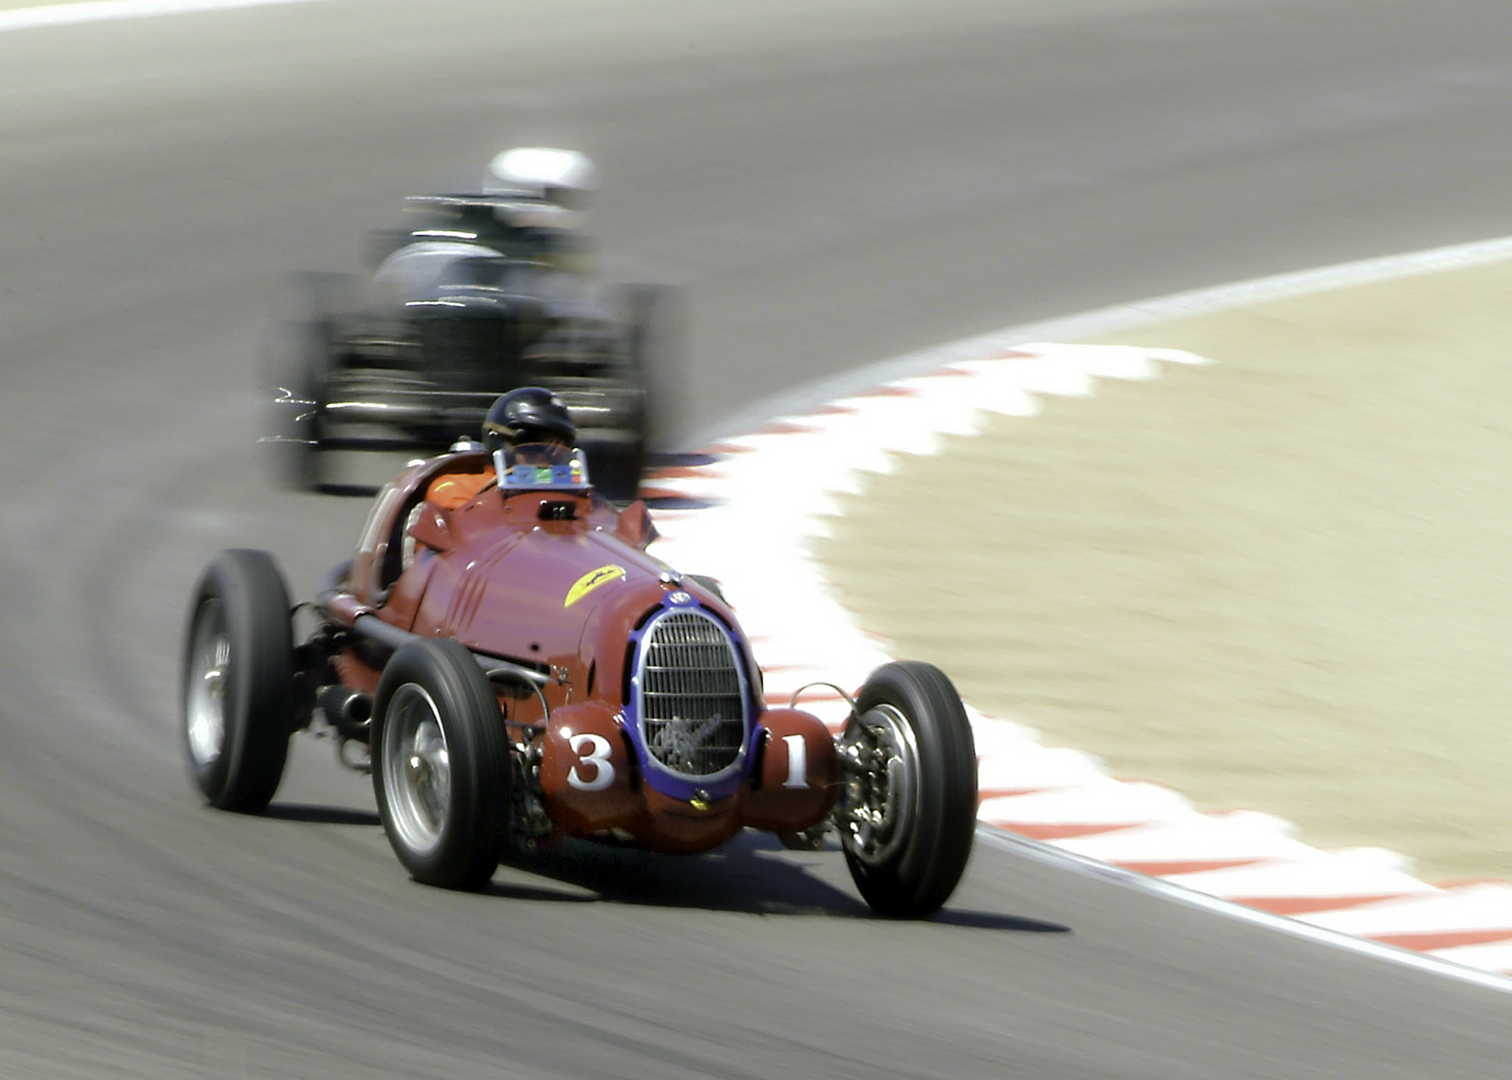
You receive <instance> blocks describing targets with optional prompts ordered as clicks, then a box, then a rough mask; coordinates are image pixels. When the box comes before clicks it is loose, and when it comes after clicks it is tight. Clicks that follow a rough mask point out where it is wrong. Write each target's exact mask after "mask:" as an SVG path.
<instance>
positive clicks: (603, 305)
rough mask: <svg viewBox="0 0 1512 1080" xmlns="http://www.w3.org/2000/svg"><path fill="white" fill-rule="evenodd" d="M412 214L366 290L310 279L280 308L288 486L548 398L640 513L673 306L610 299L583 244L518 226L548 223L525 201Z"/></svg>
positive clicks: (636, 294)
mask: <svg viewBox="0 0 1512 1080" xmlns="http://www.w3.org/2000/svg"><path fill="white" fill-rule="evenodd" d="M407 204H408V213H409V215H410V217H411V218H412V219H413V220H412V222H411V224H410V225H409V226H408V227H407V228H404V229H401V230H397V231H395V232H391V233H387V234H383V236H382V237H381V240H380V244H379V250H380V254H375V261H376V265H375V268H374V270H373V272H372V274H371V276H370V277H369V278H367V279H366V280H359V279H358V278H357V277H356V276H354V275H348V274H304V275H299V276H297V277H296V278H294V279H293V281H292V284H291V286H290V288H289V289H288V290H286V291H287V292H288V293H289V294H290V295H288V296H287V297H286V298H284V299H283V300H282V301H281V302H280V303H278V304H277V305H276V306H277V308H278V311H277V313H276V316H275V318H274V320H273V322H272V326H271V328H270V330H269V332H268V333H267V335H266V336H265V339H264V343H263V364H262V384H263V387H264V390H263V395H264V401H265V403H266V419H265V424H264V427H265V431H264V434H263V437H262V441H263V442H264V443H267V444H270V446H271V448H272V450H273V457H274V462H275V469H276V473H277V476H278V478H279V479H280V481H281V482H283V483H285V484H288V485H290V486H293V487H296V488H314V489H317V490H319V489H322V488H326V487H329V486H332V483H333V482H332V481H331V478H330V474H331V470H329V469H328V468H326V466H325V464H324V463H325V461H326V458H327V456H328V452H329V451H343V450H344V451H372V450H403V451H407V452H411V453H412V454H413V453H414V452H419V453H423V454H429V453H435V452H439V451H441V450H444V449H445V448H446V447H448V446H449V445H451V443H453V442H454V441H455V440H456V439H457V438H458V436H460V435H462V434H464V433H471V432H475V431H476V430H477V428H478V423H479V422H480V421H481V420H482V418H483V414H484V412H485V411H486V410H487V409H488V406H489V404H490V403H492V402H493V400H494V398H496V397H497V396H498V395H499V394H501V393H504V392H505V391H508V390H512V389H514V388H515V387H519V386H545V387H547V388H549V389H551V390H554V391H556V392H557V393H558V394H560V395H561V396H562V397H563V398H565V399H566V401H567V403H568V406H569V408H570V409H571V411H572V415H573V420H574V421H575V422H576V424H577V426H578V429H579V431H580V433H581V445H582V446H583V449H584V451H585V453H586V454H587V455H588V459H589V463H590V465H591V466H592V467H593V469H594V473H595V477H596V479H597V482H598V485H599V488H600V490H601V492H602V493H604V494H605V495H606V496H608V497H610V498H613V499H622V500H627V499H630V498H633V497H634V492H635V488H636V486H637V484H638V483H639V480H640V476H641V473H642V471H643V467H644V463H645V457H646V453H647V448H648V444H649V442H650V441H651V439H652V436H653V432H652V430H651V427H652V423H653V417H652V407H653V403H652V402H651V401H650V400H649V398H650V395H651V388H652V386H653V384H656V385H657V386H661V385H662V384H663V383H672V382H674V377H673V376H671V375H670V374H668V373H667V372H666V370H665V369H666V368H667V366H668V365H670V364H671V363H672V362H673V360H672V357H671V356H669V355H668V354H669V353H671V352H672V351H673V345H672V344H671V343H672V342H673V341H674V340H675V333H674V327H675V324H676V319H675V315H674V314H673V310H672V309H673V307H674V305H675V295H674V294H673V293H672V291H671V290H669V289H667V288H665V287H662V286H655V285H624V286H619V287H617V288H613V289H610V288H606V287H604V286H602V285H601V284H600V283H599V282H597V281H596V280H595V278H594V276H593V275H592V274H590V273H588V272H586V271H585V270H584V269H583V268H582V267H581V266H580V265H578V262H577V259H576V254H575V252H574V251H573V250H572V249H571V246H570V245H571V243H572V242H575V240H576V238H575V237H573V236H571V235H566V236H557V235H555V234H554V232H553V231H552V230H550V229H542V228H537V227H523V226H520V225H518V224H511V222H518V221H519V220H520V216H521V215H522V214H525V213H527V212H528V211H531V210H532V209H534V210H536V211H539V210H540V209H541V207H540V206H538V205H536V204H534V203H529V202H525V201H522V200H521V199H519V198H518V197H516V196H503V195H433V196H417V197H415V198H412V199H409V200H407ZM336 486H339V482H337V484H336Z"/></svg>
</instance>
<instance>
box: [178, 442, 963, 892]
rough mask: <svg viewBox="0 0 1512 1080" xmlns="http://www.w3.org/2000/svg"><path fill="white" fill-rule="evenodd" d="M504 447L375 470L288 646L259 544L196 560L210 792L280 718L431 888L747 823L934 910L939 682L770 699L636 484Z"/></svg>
mask: <svg viewBox="0 0 1512 1080" xmlns="http://www.w3.org/2000/svg"><path fill="white" fill-rule="evenodd" d="M503 453H504V452H503V451H500V453H498V454H495V455H494V456H493V457H492V458H491V457H490V456H489V455H488V454H486V453H484V452H481V451H479V450H466V451H462V452H458V453H453V454H449V455H445V456H442V457H439V458H436V459H433V460H431V461H427V462H424V463H421V464H418V465H415V466H413V467H411V468H410V469H409V470H408V471H406V472H405V473H404V474H403V475H402V476H401V477H399V479H398V480H396V481H395V482H393V483H391V484H389V485H388V486H387V487H385V488H384V489H383V491H382V492H381V493H380V495H379V496H378V498H377V501H376V502H375V503H374V505H373V508H372V511H371V513H370V515H369V517H368V521H367V524H366V526H365V527H364V529H363V532H362V536H361V539H360V542H359V545H358V548H357V551H356V554H355V556H354V557H353V558H352V559H350V560H348V561H346V562H343V563H341V564H340V565H339V566H337V567H336V568H335V569H334V570H333V571H332V572H331V574H330V575H329V579H328V581H327V583H326V584H325V586H324V587H323V588H322V590H321V591H320V593H319V595H318V596H317V597H316V599H315V601H314V604H313V605H302V606H303V607H306V608H309V607H313V611H314V618H315V625H314V628H313V631H312V632H311V633H309V635H308V636H307V637H304V638H303V639H302V640H297V639H296V636H295V634H294V631H293V629H292V625H293V617H294V611H295V609H294V608H293V606H292V605H291V604H290V601H289V597H288V592H287V589H286V587H285V585H284V582H283V579H282V577H281V576H280V573H279V571H278V569H277V568H276V567H275V565H274V562H273V560H272V558H271V557H270V556H269V555H267V554H266V553H263V552H260V551H252V550H232V551H226V552H224V553H222V554H221V555H220V556H219V557H218V558H217V559H216V560H215V561H214V562H212V563H211V564H210V566H209V567H208V568H207V569H206V570H205V572H204V574H203V576H202V578H201V579H200V582H199V584H198V585H197V586H196V590H195V594H194V599H193V602H192V605H191V609H190V615H189V623H188V631H187V635H186V641H185V650H184V666H183V691H182V692H183V708H184V712H183V716H184V727H183V733H184V744H185V747H186V751H187V756H188V762H189V767H190V771H191V774H192V776H193V778H194V781H195V783H196V785H197V786H198V789H199V790H200V792H201V793H202V794H203V795H204V797H205V798H206V799H207V800H208V801H209V802H210V803H211V804H212V805H214V806H217V807H220V808H223V809H227V810H236V811H243V812H249V813H257V812H260V811H261V810H263V809H264V808H265V807H266V806H267V805H268V803H269V801H270V800H271V799H272V797H273V795H274V793H275V791H276V790H277V788H278V785H279V781H280V778H281V776H282V773H283V770H284V764H285V758H286V754H287V752H288V748H289V744H290V736H291V735H292V733H294V732H295V731H298V730H300V729H311V728H313V729H314V730H317V731H325V732H326V733H334V734H335V735H336V737H337V739H338V746H339V750H340V753H339V755H338V756H339V757H340V758H341V760H342V761H343V762H344V763H346V764H348V765H349V766H351V767H353V768H356V769H358V770H361V771H370V772H371V776H372V783H373V790H374V795H375V797H376V800H377V804H378V808H379V811H380V816H381V818H382V821H383V826H384V828H385V830H386V832H387V834H388V838H389V841H390V843H391V844H392V846H393V849H394V852H395V854H396V855H397V856H398V858H399V861H400V862H401V863H402V864H403V865H404V867H405V868H406V869H407V870H408V871H409V873H410V874H411V875H412V876H413V877H414V878H415V880H417V881H420V882H424V883H427V884H431V885H437V886H442V887H449V888H478V887H481V886H482V885H483V884H484V883H486V882H487V881H488V880H489V879H490V877H491V876H492V874H493V873H494V870H495V868H496V866H497V865H498V863H499V861H500V859H501V858H506V857H508V858H520V859H525V858H528V857H529V856H530V854H531V853H535V852H540V851H542V850H544V849H545V848H547V847H549V846H551V845H553V844H554V843H555V842H556V841H557V840H559V839H561V838H564V837H574V838H580V839H583V840H588V841H600V842H603V843H611V844H622V845H623V844H628V845H635V846H639V847H642V848H646V849H650V850H653V851H660V852H674V853H690V854H691V853H697V852H702V851H706V850H709V849H711V848H714V847H716V846H718V845H719V844H722V843H723V842H725V841H727V840H729V839H730V838H731V837H732V836H734V835H735V834H736V833H737V832H739V831H740V830H741V829H744V828H751V829H758V830H765V831H769V832H772V833H775V834H777V835H778V836H779V837H780V838H781V839H782V841H783V842H784V843H785V844H787V845H788V846H790V847H799V848H805V849H809V850H813V849H816V848H817V847H819V846H821V845H822V840H823V836H824V834H825V833H826V832H830V831H832V832H834V833H835V834H837V835H838V838H839V843H840V846H841V847H842V848H843V850H844V853H845V858H846V860H847V862H848V864H849V867H850V870H851V873H852V876H853V878H854V880H855V882H856V885H857V887H858V889H859V891H860V892H861V895H862V896H863V897H864V898H865V900H866V902H867V903H868V904H870V905H871V907H872V908H873V909H875V910H876V911H877V912H880V913H882V914H885V915H890V916H898V917H918V916H923V915H927V914H929V913H930V912H932V911H934V910H936V909H937V908H938V907H939V906H940V905H941V904H943V903H944V902H945V901H946V899H947V898H948V897H949V896H950V895H951V893H952V891H953V890H954V889H955V886H956V884H957V882H958V881H959V879H960V877H961V874H962V871H963V869H964V867H965V865H966V861H967V858H968V856H969V853H970V851H971V845H972V838H973V832H974V827H975V818H976V805H977V786H976V759H975V750H974V745H973V740H972V733H971V727H970V724H969V722H968V720H967V717H966V714H965V711H964V709H963V707H962V704H961V701H960V698H959V697H958V695H957V694H956V691H955V688H954V687H953V686H952V684H951V682H950V680H949V679H948V678H947V677H946V676H945V675H944V674H943V673H942V672H941V671H939V669H937V668H935V667H932V666H930V665H927V664H921V663H912V662H899V663H889V664H885V665H883V666H882V667H880V668H878V669H877V670H876V671H875V672H873V674H872V675H871V676H870V677H869V678H868V679H867V680H866V682H865V684H864V685H863V686H862V687H861V688H860V689H859V691H858V692H856V693H855V694H854V695H853V696H852V695H847V699H848V700H849V701H850V703H851V710H850V715H849V719H848V721H847V722H846V723H845V726H844V730H843V732H842V733H841V734H840V735H839V736H838V737H836V736H833V735H832V734H831V733H830V730H829V729H828V728H827V727H826V726H825V725H824V723H822V722H821V721H820V720H819V719H818V718H817V717H815V716H813V715H812V714H810V713H809V712H806V711H803V710H802V709H800V708H797V707H796V703H797V698H796V696H795V699H794V701H792V702H785V703H779V704H775V705H774V704H769V703H768V702H767V701H766V699H765V696H764V694H763V690H762V673H761V670H760V668H759V667H758V666H757V663H756V659H755V657H754V656H753V655H752V652H751V646H750V644H749V642H748V641H747V639H746V637H745V635H744V634H743V632H742V631H741V628H740V624H739V623H738V621H737V620H736V617H735V614H734V612H733V611H732V610H731V608H730V607H729V605H728V604H727V603H726V602H725V600H724V599H723V597H722V596H721V594H720V591H719V589H718V586H717V585H716V584H715V583H713V582H712V581H710V580H708V579H703V578H699V577H696V576H692V575H685V574H682V573H679V572H678V571H676V570H674V569H673V568H671V567H669V566H667V565H666V564H664V563H662V562H660V561H658V560H657V559H656V558H655V557H653V556H651V555H649V554H648V553H647V551H646V545H647V544H648V543H649V542H650V541H651V540H653V539H654V538H655V529H654V528H653V527H652V525H651V522H650V518H649V515H648V512H647V510H646V508H645V505H644V504H643V503H632V504H630V505H629V506H627V507H626V508H624V509H623V510H617V509H616V508H615V507H614V506H613V505H612V504H610V503H608V502H607V501H605V500H604V499H602V498H600V497H599V496H597V495H596V494H595V493H594V491H593V490H592V489H591V488H590V487H589V486H588V485H587V475H586V472H587V471H586V469H585V466H584V462H583V459H582V456H581V455H580V454H579V453H577V452H576V451H572V450H570V449H566V450H564V451H536V453H544V454H545V455H546V456H545V457H538V458H535V459H531V458H529V457H528V456H526V448H521V449H520V451H519V454H520V455H522V456H521V457H519V458H511V457H508V456H501V455H502V454H503ZM477 474H488V475H487V476H481V477H480V476H478V475H477ZM469 475H470V476H473V477H474V479H476V480H479V481H481V483H482V485H483V486H482V489H481V491H480V493H479V494H477V495H475V496H473V497H472V498H471V499H470V500H469V501H467V502H465V503H463V504H461V505H458V506H456V508H454V509H451V510H447V509H444V508H442V507H441V506H439V505H437V503H436V502H434V501H432V499H431V498H429V497H428V492H433V491H435V490H438V487H437V486H433V485H437V484H438V482H439V480H440V479H450V478H455V477H459V476H461V477H466V476H469ZM301 618H303V616H301Z"/></svg>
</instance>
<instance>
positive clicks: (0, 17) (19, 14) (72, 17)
mask: <svg viewBox="0 0 1512 1080" xmlns="http://www.w3.org/2000/svg"><path fill="white" fill-rule="evenodd" d="M319 2H321V0H97V2H94V3H80V4H48V5H46V6H44V7H29V8H14V9H12V10H9V11H0V32H4V31H6V30H36V29H40V28H42V27H47V26H77V25H79V24H80V23H92V22H110V21H112V20H116V19H146V18H152V17H154V16H158V15H188V14H194V13H197V12H202V11H228V10H230V9H232V8H249V7H269V6H271V5H274V4H313V3H319Z"/></svg>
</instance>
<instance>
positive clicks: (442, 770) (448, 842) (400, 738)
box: [372, 638, 510, 889]
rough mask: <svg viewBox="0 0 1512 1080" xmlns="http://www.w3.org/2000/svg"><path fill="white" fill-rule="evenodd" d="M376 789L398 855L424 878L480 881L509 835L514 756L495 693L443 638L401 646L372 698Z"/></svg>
mask: <svg viewBox="0 0 1512 1080" xmlns="http://www.w3.org/2000/svg"><path fill="white" fill-rule="evenodd" d="M372 755H373V794H374V795H375V797H376V798H377V801H378V813H379V815H380V816H381V817H382V819H383V828H384V830H385V832H387V833H388V838H389V843H390V845H391V846H392V847H393V849H394V854H395V855H397V856H398V857H399V861H400V862H401V863H402V864H404V868H405V869H406V870H408V871H409V872H410V875H411V876H412V877H414V879H415V880H416V881H418V882H421V883H422V884H425V885H436V886H440V887H441V888H445V889H479V888H482V887H483V886H484V885H486V884H487V883H488V880H489V879H490V878H491V877H493V873H494V870H495V869H496V868H497V867H498V865H499V856H500V854H501V852H502V850H503V844H504V841H505V839H506V837H507V834H508V826H509V805H510V803H509V794H510V772H509V770H510V759H509V744H508V740H507V739H506V737H505V731H504V722H503V719H502V717H501V716H500V714H499V702H498V698H497V697H496V696H495V695H494V691H493V687H492V686H491V685H489V682H488V678H487V677H486V676H485V675H484V674H483V671H482V669H481V668H479V667H478V664H477V662H476V661H475V660H474V659H473V657H472V654H471V653H470V652H468V650H467V649H466V648H465V647H464V646H463V645H461V644H460V643H459V642H456V641H453V640H451V639H447V638H435V639H425V640H421V641H416V642H414V643H412V644H409V645H405V646H403V647H402V648H400V649H399V650H398V651H397V652H396V653H394V656H393V658H392V659H390V660H389V662H388V666H387V667H385V668H384V671H383V678H382V680H381V681H380V682H379V684H378V695H377V697H376V699H375V700H374V703H373V734H372Z"/></svg>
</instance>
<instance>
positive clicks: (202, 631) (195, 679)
mask: <svg viewBox="0 0 1512 1080" xmlns="http://www.w3.org/2000/svg"><path fill="white" fill-rule="evenodd" d="M189 656H190V661H189V675H188V680H187V685H186V687H185V692H186V694H187V698H186V700H185V702H184V716H185V723H186V731H187V733H188V736H189V756H190V757H191V758H193V759H194V763H195V764H196V765H197V766H199V767H200V768H202V769H203V768H206V767H208V766H210V765H212V764H214V763H215V762H216V761H218V760H220V756H221V754H222V753H223V752H224V751H225V746H226V689H227V682H228V679H229V674H230V670H231V638H230V636H229V635H228V634H227V633H226V614H225V610H224V607H223V605H222V604H221V602H220V601H219V600H206V601H205V603H204V604H203V605H201V607H200V610H199V616H198V617H197V618H196V619H195V620H194V641H193V644H192V645H191V647H190V652H189Z"/></svg>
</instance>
